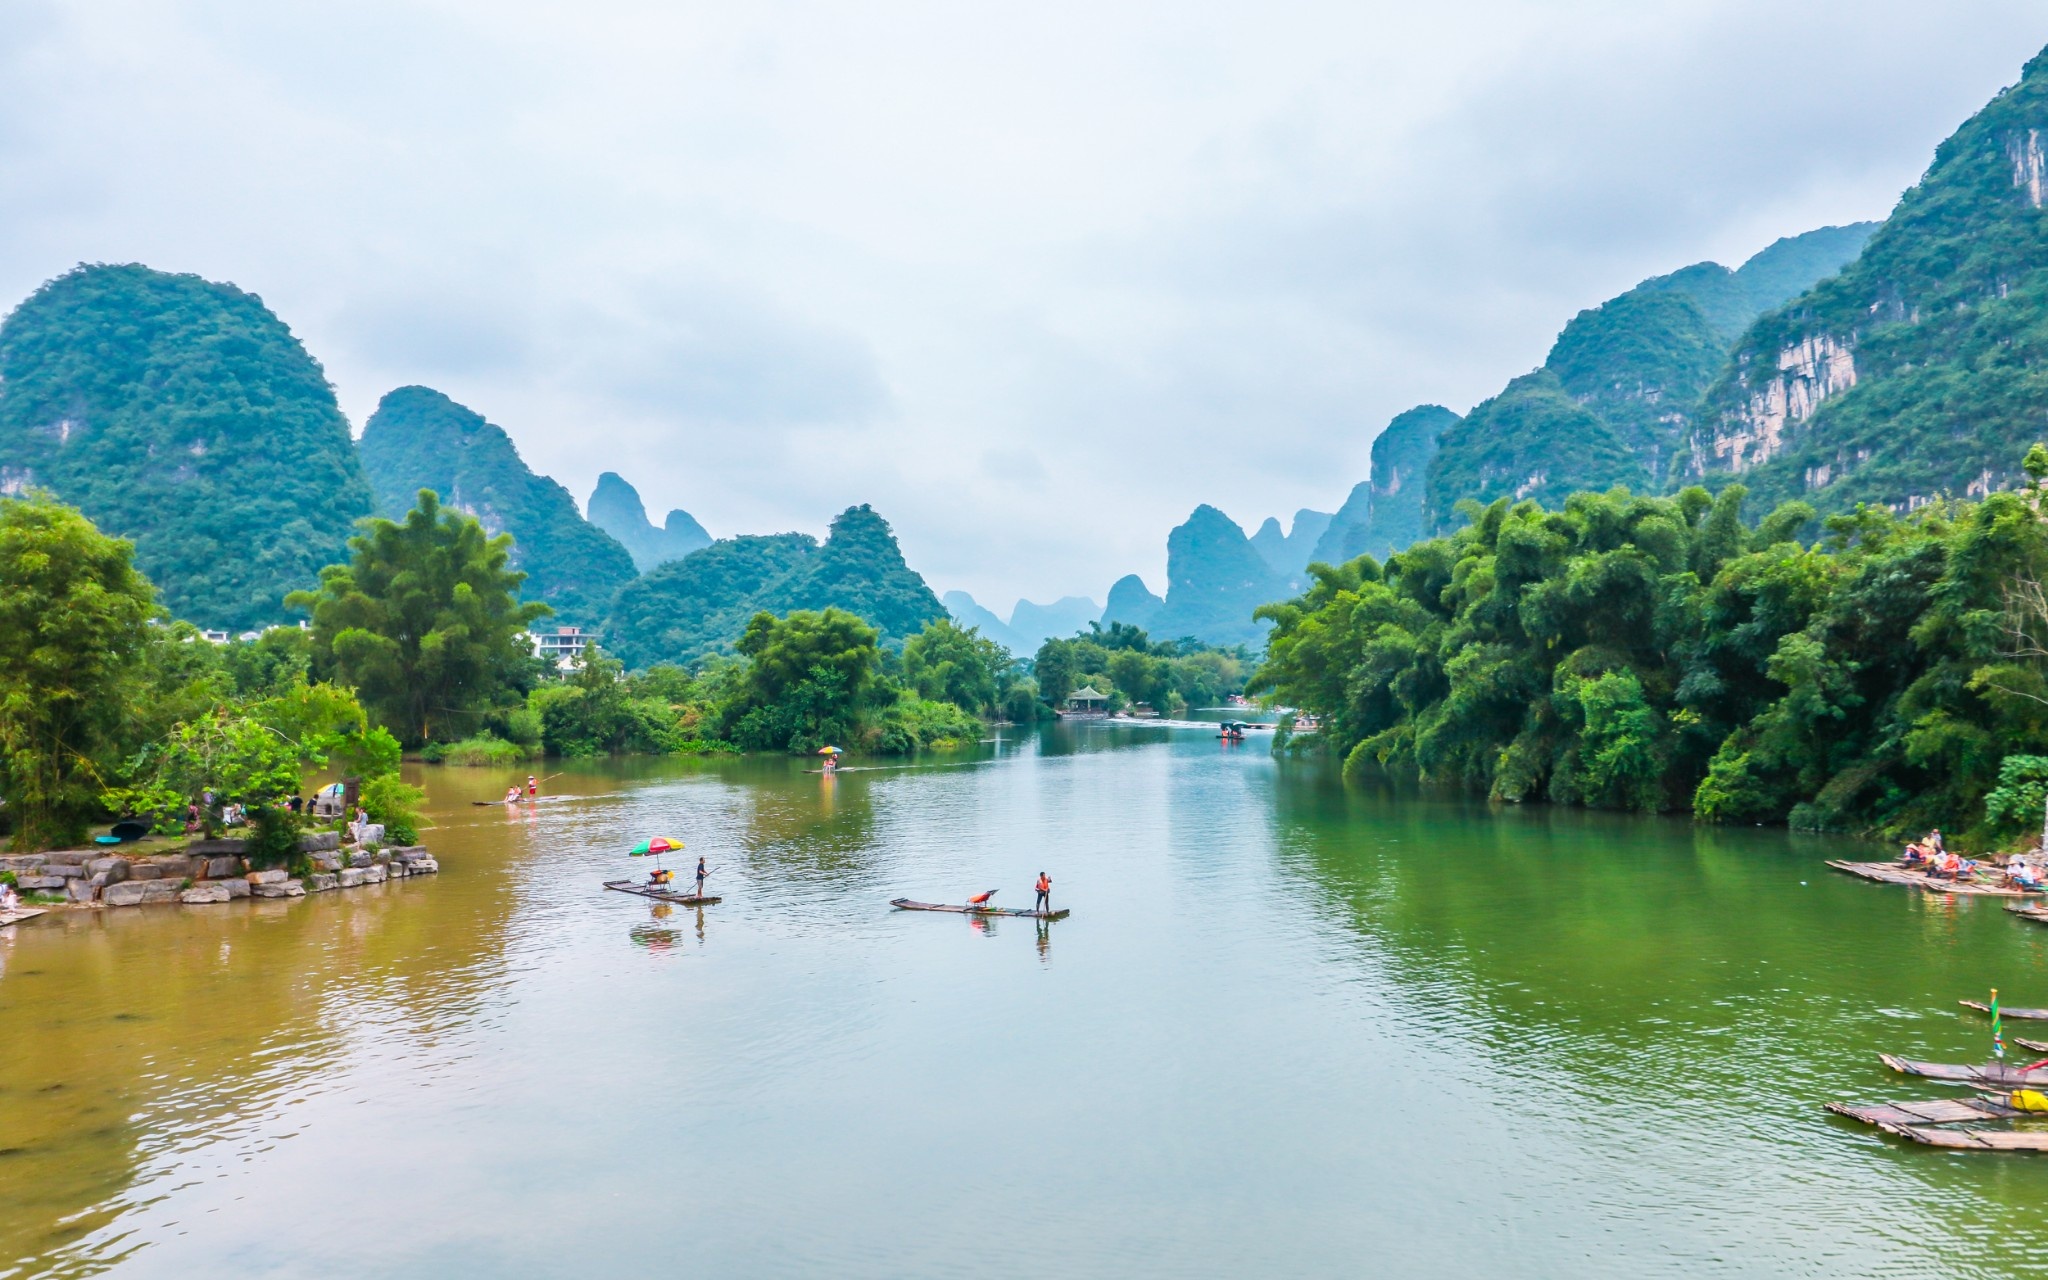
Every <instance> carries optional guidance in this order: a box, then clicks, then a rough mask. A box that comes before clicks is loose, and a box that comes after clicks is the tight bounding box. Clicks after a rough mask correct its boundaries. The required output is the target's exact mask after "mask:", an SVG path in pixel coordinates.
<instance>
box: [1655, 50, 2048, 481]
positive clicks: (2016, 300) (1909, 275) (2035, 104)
mask: <svg viewBox="0 0 2048 1280" xmlns="http://www.w3.org/2000/svg"><path fill="white" fill-rule="evenodd" d="M2044 406H2048V53H2044V54H2042V55H2040V56H2038V57H2036V58H2035V59H2034V60H2033V61H2032V62H2031V63H2029V64H2028V65H2027V67H2026V70H2025V74H2024V76H2023V78H2022V79H2021V80H2020V82H2019V83H2018V84H2017V85H2015V86H2013V87H2012V88H2010V89H2007V90H2006V91H2005V92H2003V93H2001V94H1999V95H1998V97H1996V98H1994V99H1993V100H1992V101H1991V103H1990V105H1988V106H1987V107H1985V108H1984V109H1983V110H1982V111H1981V112H1979V113H1978V114H1977V115H1976V116H1975V117H1973V118H1972V119H1971V120H1969V121H1968V122H1967V123H1965V124H1964V125H1963V126H1962V127H1961V128H1960V129H1958V130H1957V131H1956V133H1955V135H1954V136H1952V137H1951V138H1949V139H1948V140H1947V141H1946V142H1944V143H1942V145H1941V146H1940V148H1939V149H1938V150H1936V152H1935V155H1934V163H1933V165H1932V167H1930V168H1929V169H1928V171H1927V174H1926V176H1925V177H1924V178H1923V179H1922V180H1921V181H1920V183H1919V185H1917V186H1915V187H1914V188H1913V189H1912V190H1910V191H1908V192H1907V193H1906V194H1905V196H1904V197H1903V198H1902V199H1901V200H1900V201H1899V205H1898V208H1897V209H1896V210H1895V211H1894V212H1893V214H1892V216H1891V217H1890V218H1889V219H1887V220H1886V221H1885V223H1884V224H1883V226H1882V228H1881V229H1880V230H1879V231H1878V232H1877V234H1876V235H1875V236H1873V237H1872V238H1871V241H1870V244H1869V247H1868V248H1866V249H1865V250H1864V252H1863V255H1862V256H1861V257H1860V258H1859V259H1858V260H1857V261H1856V263H1855V264H1854V265H1853V266H1851V267H1850V268H1849V269H1848V270H1846V271H1844V272H1842V273H1841V274H1840V275H1838V276H1835V277H1834V278H1832V279H1830V280H1826V281H1824V282H1822V283H1820V284H1819V285H1817V286H1815V287H1814V288H1813V289H1811V290H1810V291H1808V292H1805V293H1803V294H1802V295H1801V296H1799V297H1798V298H1796V299H1795V300H1793V301H1792V302H1791V304H1790V305H1788V306H1786V307H1784V308H1783V309H1782V310H1779V311H1777V312H1774V313H1773V314H1771V315H1768V316H1765V317H1763V318H1762V319H1761V320H1759V321H1758V322H1757V323H1756V324H1755V326H1754V327H1753V328H1751V329H1750V331H1749V332H1748V333H1747V334H1746V335H1745V336H1744V337H1743V338H1742V340H1741V342H1740V344H1739V346H1738V347H1737V348H1736V351H1735V354H1734V359H1733V361H1732V363H1731V365H1730V366H1729V368H1728V369H1727V371H1726V374H1725V376H1724V377H1723V378H1721V380H1720V381H1719V382H1718V383H1717V385H1716V386H1715V387H1714V388H1713V389H1712V391H1711V393H1710V394H1709V396H1708V397H1707V401H1706V403H1705V405H1704V406H1703V407H1702V408H1701V410H1700V412H1699V414H1698V415H1697V418H1696V421H1695V425H1694V429H1693V431H1692V433H1691V437H1690V441H1689V445H1690V447H1689V449H1688V450H1687V454H1686V456H1685V457H1684V459H1683V460H1682V471H1683V478H1685V479H1696V478H1702V477H1704V478H1709V479H1717V478H1726V477H1729V476H1731V475H1739V476H1740V477H1741V478H1742V481H1743V483H1745V484H1747V485H1748V486H1750V488H1751V489H1752V490H1753V491H1755V492H1756V493H1757V494H1758V496H1760V497H1762V498H1765V499H1780V498H1785V497H1788V496H1794V495H1799V496H1804V497H1806V498H1807V499H1808V500H1809V501H1812V502H1814V503H1815V505H1817V506H1819V507H1821V508H1822V509H1824V510H1825V509H1845V508H1847V507H1850V506H1852V505H1854V504H1855V503H1857V502H1881V503H1886V504H1890V505H1893V506H1897V507H1911V506H1913V505H1916V504H1918V503H1921V502H1923V501H1925V500H1927V499H1929V498H1932V497H1935V496H1937V495H1941V494H1954V495H1958V496H1961V495H1965V494H1981V493H1985V492H1987V491H1990V490H1995V489H2000V488H2005V487H2008V486H2010V485H2012V484H2013V483H2015V482H2016V480H2017V479H2018V472H2017V471H2016V469H2015V468H2016V463H2017V461H2018V459H2019V458H2020V457H2021V456H2022V455H2023V454H2024V453H2025V452H2026V448H2027V445H2028V444H2029V443H2031V442H2032V441H2033V440H2034V439H2036V438H2037V437H2038V436H2039V435H2040V434H2041V430H2042V423H2043V420H2044V418H2043V414H2044Z"/></svg>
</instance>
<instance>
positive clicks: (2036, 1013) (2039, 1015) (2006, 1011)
mask: <svg viewBox="0 0 2048 1280" xmlns="http://www.w3.org/2000/svg"><path fill="white" fill-rule="evenodd" d="M2006 910H2008V911H2011V910H2014V908H2012V907H2007V908H2006ZM1956 1003H1957V1004H1959V1005H1961V1006H1963V1008H1965V1009H1975V1010H1976V1011H1977V1012H1979V1013H1989V1012H1991V1006H1990V1005H1988V1004H1985V1003H1984V1002H1983V1001H1982V1000H1958V1001H1956ZM1998 1016H2000V1017H2001V1018H2010V1019H2012V1020H2014V1021H2017V1022H2048V1009H2028V1008H2025V1007H2023V1006H2013V1007H2007V1006H2005V1005H2000V1006H1998Z"/></svg>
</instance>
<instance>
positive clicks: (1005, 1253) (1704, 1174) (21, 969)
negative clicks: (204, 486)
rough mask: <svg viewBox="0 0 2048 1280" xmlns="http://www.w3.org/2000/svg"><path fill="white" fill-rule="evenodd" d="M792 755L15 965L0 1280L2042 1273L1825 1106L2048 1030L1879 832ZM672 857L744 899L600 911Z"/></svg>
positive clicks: (108, 925) (1237, 768)
mask: <svg viewBox="0 0 2048 1280" xmlns="http://www.w3.org/2000/svg"><path fill="white" fill-rule="evenodd" d="M803 767H804V765H803V762H800V761H789V760H781V759H768V760H752V759H750V760H734V759H725V760H705V761H690V760H685V761H666V760H664V761H650V760H635V761H623V762H612V763H605V764H598V765H591V766H585V767H569V768H568V769H567V770H566V771H565V772H563V774H562V776H560V777H557V778H555V779H553V780H552V781H550V783H549V784H548V787H547V790H548V796H547V798H546V799H545V800H544V801H543V803H541V804H539V805H537V806H534V807H533V808H532V809H531V810H530V811H519V812H509V813H508V812H506V811H504V810H502V809H494V808H482V807H477V806H474V805H472V804H471V803H470V801H471V800H473V799H482V798H489V797H491V796H493V795H502V794H503V789H504V787H505V785H506V782H507V779H506V776H505V775H502V774H500V773H497V772H494V771H489V770H459V769H439V768H424V769H422V770H419V771H417V774H418V776H419V778H421V779H422V780H424V782H425V783H426V785H427V786H428V788H429V791H430V804H431V810H432V812H431V816H432V818H433V820H434V822H435V823H436V825H435V827H434V828H433V829H432V830H431V831H430V832H428V833H427V837H426V838H427V843H428V844H429V846H430V847H431V848H432V849H433V850H434V851H435V852H436V854H437V855H438V856H439V859H440V863H441V866H442V873H441V874H440V875H438V876H434V877H427V878H424V879H420V880H414V881H406V882H398V883H392V884H387V885H384V886H378V887H371V888H365V889H359V890H352V891H347V892H341V893H331V894H325V895H320V896H316V897H312V898H308V899H304V900H297V901H290V900H287V901H277V902H257V903H253V904H252V903H243V902H238V903H234V904H230V905H227V906H219V907H207V908H154V909H151V908H143V909H135V910H127V911H113V912H104V913H97V914H88V913H77V914H70V915H65V914H58V913H53V914H52V915H51V916H49V917H45V918H44V919H41V920H37V921H32V922H30V923H28V924H25V925H22V926H19V927H16V928H14V929H12V930H5V931H0V1276H4V1277H14V1276H27V1275H59V1276H84V1275H92V1274H99V1273H104V1272H109V1271H111V1272H113V1273H115V1274H119V1275H126V1276H137V1277H158V1276H162V1277H185V1276H193V1275H234V1276H294V1277H296V1276H308V1277H311V1276H335V1275H348V1276H355V1277H360V1276H393V1277H446V1276H561V1275H608V1274H626V1273H661V1274H669V1273H677V1272H683V1271H687V1272H689V1273H692V1274H701V1275H730V1276H741V1275H744V1276H817V1275H830V1276H862V1277H866V1276H873V1277H896V1276H952V1275H959V1274H970V1275H975V1276H996V1277H1003V1276H1037V1275H1043V1274H1048V1273H1057V1274H1062V1275H1067V1276H1076V1277H1126V1276H1133V1275H1145V1276H1245V1275H1261V1276H1263V1275H1287V1276H1349V1275H1357V1274H1361V1273H1363V1274H1378V1275H1400V1276H1463V1275H1470V1274H1488V1275H1497V1276H1545V1277H1548V1276H1558V1277H1582V1276H1644V1275H1674V1276H1675V1275H1686V1276H1701V1275H1772V1276H1779V1275H1796V1276H1859V1277H1860V1276H1943V1277H1956V1276H2009V1275H2034V1274H2041V1273H2043V1272H2048V1261H2044V1257H2048V1255H2044V1253H2043V1252H2042V1250H2041V1249H2040V1248H2039V1211H2040V1208H2041V1206H2042V1205H2043V1203H2044V1202H2048V1160H2043V1159H2040V1158H2031V1157H2026V1156H2014V1157H1995V1156H1993V1157H1986V1156H1981V1155H1980V1156H1956V1155H1947V1154H1942V1153H1938V1152H1934V1151H1930V1150H1925V1149H1917V1148H1908V1147H1905V1146H1902V1145H1901V1144H1899V1143H1896V1142H1894V1141H1890V1140H1886V1139H1883V1138H1880V1137H1878V1136H1877V1135H1875V1134H1874V1133H1872V1132H1870V1131H1868V1130H1864V1129H1862V1128H1860V1127H1858V1126H1854V1125H1852V1124H1850V1123H1848V1122H1846V1121H1842V1120H1839V1119H1836V1118H1833V1117H1830V1116H1828V1115H1826V1114H1824V1113H1823V1112H1822V1111H1821V1108H1820V1104H1821V1103H1822V1102H1823V1101H1825V1100H1828V1099H1833V1098H1854V1099H1866V1100H1867V1099H1878V1098H1904V1097H1932V1096H1943V1095H1945V1094H1948V1093H1952V1092H1953V1090H1951V1089H1949V1088H1948V1087H1946V1086H1940V1085H1931V1084H1928V1083H1926V1082H1916V1081H1910V1080H1904V1079H1901V1078H1899V1077H1896V1076H1893V1075H1891V1074H1890V1073H1889V1072H1887V1071H1886V1070H1885V1069H1884V1068H1883V1067H1882V1066H1881V1065H1879V1064H1878V1062H1877V1061H1876V1059H1875V1056H1874V1055H1875V1053H1876V1052H1877V1051H1878V1050H1880V1049H1883V1050H1890V1051H1894V1052H1900V1053H1906V1054H1909V1055H1913V1056H1921V1057H1931V1058H1938V1059H1942V1060H1946V1061H1959V1060H1982V1059H1983V1058H1984V1057H1986V1056H1987V1055H1988V1034H1987V1031H1986V1026H1985V1023H1984V1022H1983V1021H1982V1020H1981V1019H1978V1018H1973V1017H1971V1016H1968V1015H1966V1014H1964V1013H1962V1012H1961V1011H1959V1010H1958V1009H1957V1007H1956V1000H1957V999H1958V997H1962V996H1976V997H1980V998H1981V997H1982V996H1983V995H1984V994H1985V993H1986V990H1987V988H1989V987H1990V986H1992V985H1998V986H2000V987H2001V988H2003V994H2004V996H2005V998H2006V999H2007V1000H2008V1001H2010V1002H2014V1003H2022V1002H2023V1003H2029V1004H2048V970H2044V967H2043V959H2044V955H2043V952H2044V947H2048V929H2041V928H2039V927H2037V926H2032V925H2028V924H2026V923H2024V922H2021V921H2018V920H2015V919H2012V918H2010V917H2008V916H2007V915H2006V914H2005V913H2004V912H2003V911H2001V910H2000V909H1999V905H1998V904H1997V903H1996V902H1952V901H1946V900H1942V899H1939V898H1935V897H1932V896H1927V895H1919V894H1915V893H1913V892H1911V891H1908V890H1902V889H1892V888H1887V887H1882V886H1875V885H1869V884H1865V883H1863V882H1860V881H1854V880H1850V879H1848V878H1846V877H1843V876H1838V875H1835V874H1833V873H1830V872H1829V871H1827V870H1826V869H1825V868H1823V867H1822V866H1821V860H1822V859H1823V858H1824V857H1829V856H1840V855H1841V854H1842V853H1843V852H1845V851H1846V852H1848V853H1850V854H1852V855H1854V854H1856V853H1867V847H1866V846H1858V845H1854V844H1850V843H1847V842H1831V841H1827V840H1823V839H1819V838H1813V837H1802V836H1797V835H1793V834H1789V833H1786V832H1783V831H1776V830H1761V829H1759V830H1736V831H1731V830H1716V829H1704V828H1697V827H1694V826H1692V825H1690V824H1688V823H1685V822H1681V821H1674V820H1661V819H1643V818H1625V817H1618V816H1613V815H1601V814H1586V813H1580V812H1573V811H1569V810H1561V809H1549V808H1527V809H1507V810H1500V809H1492V808H1489V807H1487V806H1485V805H1483V804H1476V803H1470V802H1464V801H1457V800H1451V799H1445V798H1441V797H1431V796H1427V795H1418V794H1416V793H1414V792H1412V791H1408V790H1403V789H1400V788H1395V787H1384V788H1373V787H1368V788H1363V789H1360V788H1351V789H1347V788H1345V787H1343V786H1342V785H1340V784H1339V783H1338V782H1337V781H1336V779H1335V778H1334V777H1333V776H1332V774H1331V771H1330V770H1329V769H1328V768H1326V767H1324V766H1322V765H1320V764H1318V763H1316V762H1313V761H1281V762H1276V761H1275V760H1273V759H1272V758H1271V757H1270V756H1269V755H1268V754H1267V749H1266V744H1265V743H1264V742H1263V741H1261V740H1259V739H1258V738H1256V737H1255V738H1254V740H1253V741H1252V742H1250V743H1247V744H1245V745H1243V746H1233V745H1229V744H1224V743H1221V742H1218V741H1217V740H1216V738H1215V737H1214V735H1213V734H1211V733H1208V732H1206V731H1201V730H1172V729H1152V728H1144V729H1136V728H1111V727H1102V726H1079V727H1068V726H1056V727H1053V728H1049V729H1046V730H1043V731H1040V732H1037V733H1031V732H1026V733H1022V734H1017V735H1013V736H1011V737H1010V738H1008V739H1007V740H1005V741H1002V742H999V743H996V744H992V745H989V746H986V747H984V748H983V749H982V750H981V751H979V752H978V753H976V754H974V755H971V756H967V757H954V758H950V759H943V760H939V761H936V762H931V763H923V764H919V765H916V766H913V767H904V768H894V769H879V768H878V769H874V770H867V771H849V772H846V773H844V774H842V775H841V776H839V777H836V778H828V777H821V776H817V775H815V774H810V773H805V772H803V771H802V770H803ZM557 768H562V766H559V765H554V764H550V765H549V766H548V770H549V771H552V770H554V769H557ZM653 835H671V836H677V837H681V838H682V839H684V840H685V841H687V842H688V844H689V847H690V852H691V854H695V853H697V852H699V851H701V852H703V853H705V854H706V855H707V856H708V858H709V860H710V862H711V864H712V866H713V868H714V874H713V877H712V882H711V883H712V885H713V887H714V888H715V889H716V890H717V891H718V892H719V893H721V894H722V895H723V896H724V901H723V902H721V903H719V904H717V905H715V906H712V907H709V908H706V909H703V910H691V909H684V908H680V907H678V908H670V907H666V906H662V905H658V904H654V903H650V902H648V901H646V900H644V899H640V898H636V897H631V896H628V895H625V894H618V893H608V892H605V891H604V890H602V889H601V888H600V887H599V886H600V882H601V881H603V880H605V879H607V878H615V877H618V876H622V875H625V874H628V873H632V872H637V871H640V870H642V867H641V866H640V860H637V859H631V860H629V859H628V858H626V857H625V856H624V853H625V851H626V849H627V848H628V847H629V846H630V845H631V844H632V843H633V842H634V841H635V840H638V839H641V838H643V837H647V836H653ZM672 865H674V866H675V867H676V869H677V870H678V872H682V871H683V870H684V869H685V868H686V867H687V865H688V864H687V862H686V861H685V860H682V859H678V860H676V861H675V862H674V863H673V864H672ZM1041 869H1044V870H1047V871H1050V872H1051V874H1052V876H1053V878H1054V882H1055V883H1054V899H1055V905H1057V906H1066V907H1071V908H1072V909H1073V915H1072V916H1071V917H1070V918H1068V919H1065V920H1062V921H1059V922H1057V923H1054V924H1052V925H1050V926H1049V927H1040V926H1039V925H1038V924H1036V923H1035V922H1033V921H1029V920H1018V919H1009V920H996V921H977V920H970V919H967V918H964V917H959V916H948V915H938V914H927V913H913V912H895V911H891V910H890V909H889V908H888V906H887V903H888V901H889V899H891V898H895V897H899V896H909V897H913V898H921V899H924V900H928V901H960V900H962V899H963V898H964V896H965V895H966V894H968V893H970V892H973V891H977V890H981V889H986V888H998V889H1000V890H1001V893H1000V894H999V897H998V901H1000V902H1006V903H1008V904H1010V905H1013V906H1028V905H1030V885H1031V881H1032V879H1033V878H1034V877H1035V875H1036V874H1037V872H1038V871H1040V870H1041ZM679 878H680V877H679ZM2024 1028H2025V1024H2015V1029H2017V1030H2019V1031H2020V1033H2021V1034H2025V1029H2024ZM2042 1030H2043V1034H2044V1035H2048V1024H2044V1025H2043V1027H2042Z"/></svg>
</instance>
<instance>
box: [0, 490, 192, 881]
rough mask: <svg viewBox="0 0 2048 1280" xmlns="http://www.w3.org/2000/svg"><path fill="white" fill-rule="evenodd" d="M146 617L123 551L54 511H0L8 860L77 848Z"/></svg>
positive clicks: (12, 505) (112, 750) (108, 760)
mask: <svg viewBox="0 0 2048 1280" xmlns="http://www.w3.org/2000/svg"><path fill="white" fill-rule="evenodd" d="M156 615H157V607H156V599H155V593H154V591H153V590H152V589H151V587H150V585H149V583H148V581H147V580H146V579H144V578H143V576H142V575H141V574H140V573H138V572H136V569H135V564H134V546H133V544H131V543H129V542H126V541H124V540H122V539H119V538H110V537H108V536H106V535H105V534H103V533H101V532H100V531H99V530H97V529H95V528H93V526H92V523H91V522H90V521H89V520H87V519H86V518H85V517H84V516H82V515H80V514H79V513H78V512H76V511H74V510H72V509H71V508H69V507H66V506H62V505H60V504H59V503H56V502H53V501H48V500H45V499H42V498H35V497H32V498H26V499H0V794H5V796H6V798H7V802H8V808H7V812H8V815H9V818H10V819H11V821H12V822H13V824H14V828H15V830H14V845H13V847H14V848H15V849H16V850H29V849H47V848H52V847H55V846H57V845H61V844H72V843H76V842H77V841H79V840H80V839H82V838H83V837H84V835H85V831H86V824H87V822H88V821H89V820H90V818H91V817H92V815H93V813H94V812H95V810H96V809H97V807H98V802H99V795H100V791H101V789H102V788H103V787H104V786H105V785H106V781H107V778H108V777H109V775H110V774H111V773H112V771H113V770H114V768H115V767H116V765H117V757H118V755H119V752H120V744H121V730H122V727H123V725H124V723H125V722H126V719H127V716H128V711H129V707H130V706H131V704H132V703H133V701H134V697H133V695H134V694H135V693H136V691H137V690H138V688H139V686H140V684H141V682H142V677H141V667H142V655H143V653H144V651H145V649H146V648H147V646H148V641H149V623H150V620H151V619H152V618H154V617H155V616H156Z"/></svg>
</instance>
